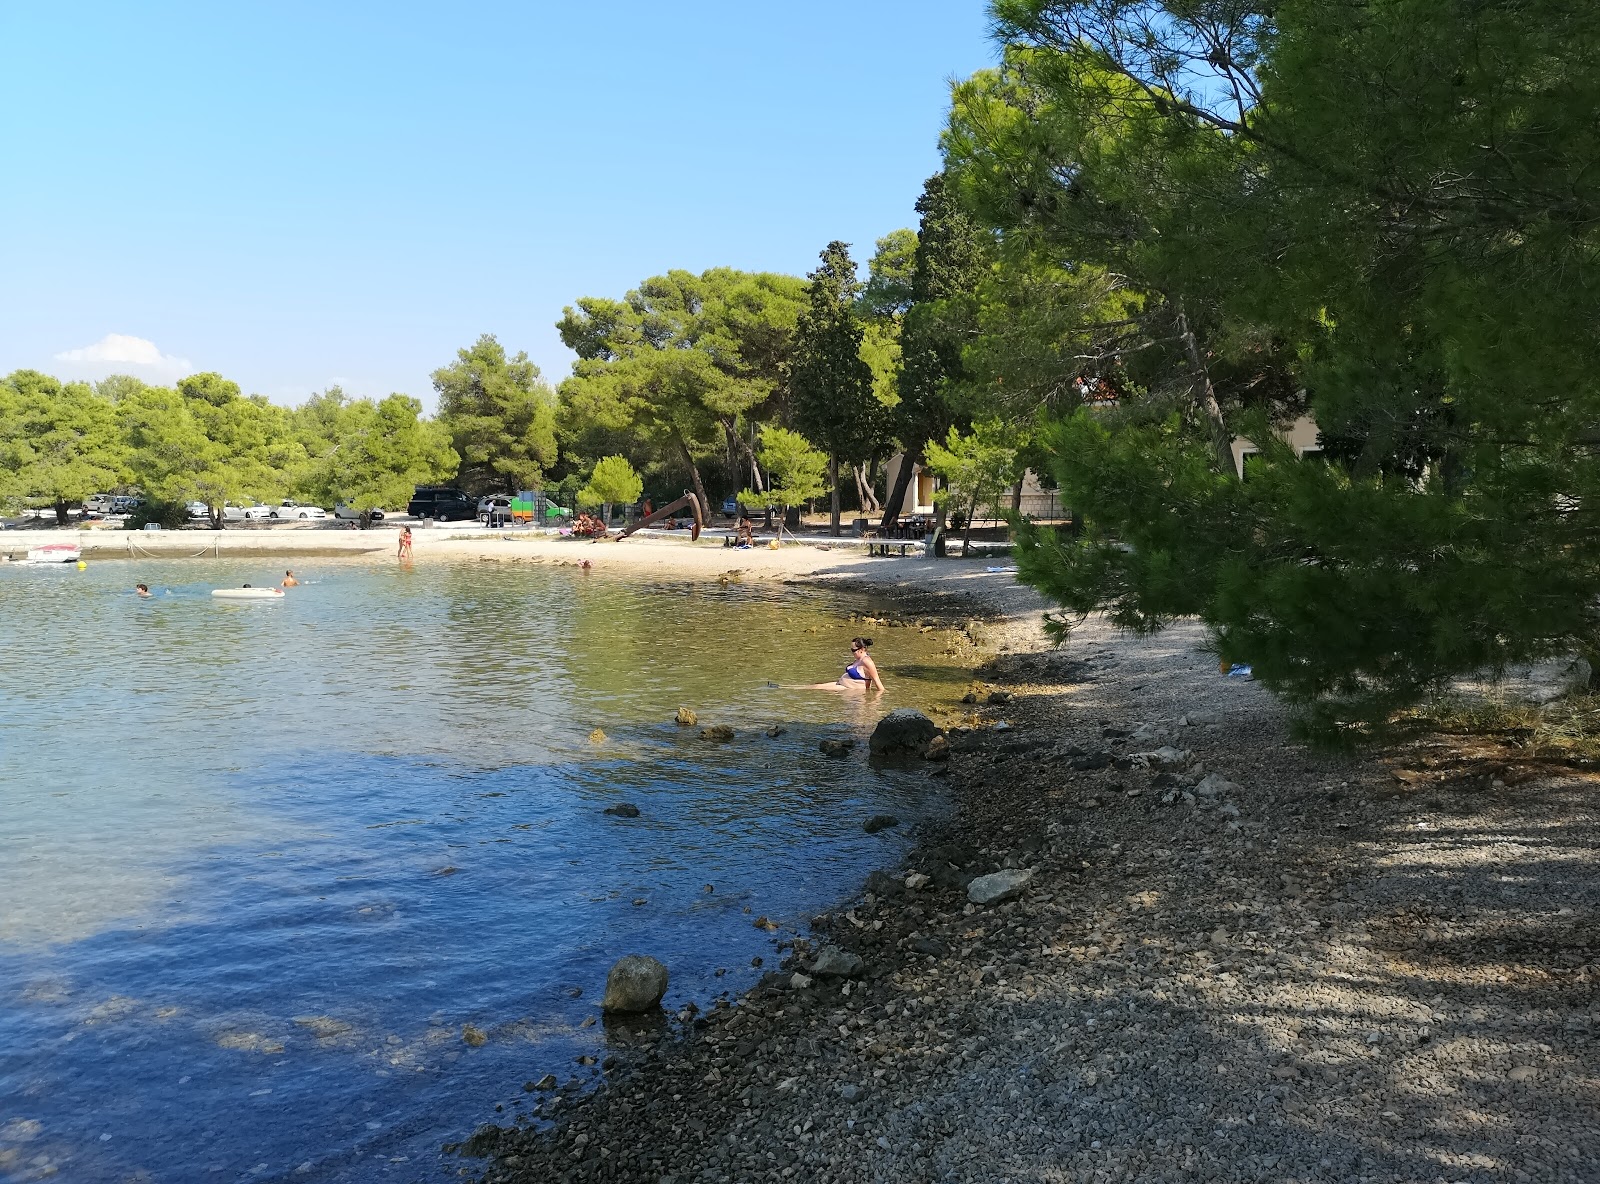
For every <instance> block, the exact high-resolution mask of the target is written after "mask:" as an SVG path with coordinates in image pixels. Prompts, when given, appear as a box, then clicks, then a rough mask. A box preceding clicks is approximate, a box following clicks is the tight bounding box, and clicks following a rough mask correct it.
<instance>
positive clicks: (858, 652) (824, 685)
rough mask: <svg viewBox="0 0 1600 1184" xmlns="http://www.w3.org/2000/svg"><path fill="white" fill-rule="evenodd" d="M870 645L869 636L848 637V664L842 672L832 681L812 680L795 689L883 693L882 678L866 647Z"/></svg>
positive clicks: (870, 639)
mask: <svg viewBox="0 0 1600 1184" xmlns="http://www.w3.org/2000/svg"><path fill="white" fill-rule="evenodd" d="M871 645H872V638H870V637H852V638H851V639H850V665H848V666H846V667H845V668H844V673H843V674H841V675H840V676H839V677H838V678H836V679H834V680H833V681H832V682H814V683H810V684H809V685H807V686H802V687H798V688H795V689H798V690H804V691H855V690H860V691H862V692H866V691H877V692H878V693H879V694H882V693H883V679H882V678H880V677H879V676H878V667H877V664H876V663H875V662H873V660H872V655H871V654H869V653H867V649H868V647H869V646H871Z"/></svg>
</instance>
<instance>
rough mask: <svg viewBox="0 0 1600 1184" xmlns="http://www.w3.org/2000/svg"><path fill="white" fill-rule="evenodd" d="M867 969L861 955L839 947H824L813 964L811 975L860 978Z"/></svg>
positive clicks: (818, 952)
mask: <svg viewBox="0 0 1600 1184" xmlns="http://www.w3.org/2000/svg"><path fill="white" fill-rule="evenodd" d="M865 969H866V963H864V962H862V961H861V957H860V955H858V954H852V953H851V952H850V951H849V950H841V949H840V948H839V947H838V946H823V947H822V949H820V950H818V951H817V956H816V959H815V960H814V961H813V962H812V963H811V973H812V974H814V975H817V976H818V977H820V978H860V977H861V972H862V971H863V970H865Z"/></svg>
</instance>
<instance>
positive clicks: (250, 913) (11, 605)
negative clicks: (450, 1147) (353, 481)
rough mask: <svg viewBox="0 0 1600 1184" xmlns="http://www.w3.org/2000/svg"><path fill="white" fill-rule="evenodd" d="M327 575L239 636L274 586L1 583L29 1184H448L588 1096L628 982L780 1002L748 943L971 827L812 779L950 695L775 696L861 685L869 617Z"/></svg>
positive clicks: (17, 1127) (6, 815)
mask: <svg viewBox="0 0 1600 1184" xmlns="http://www.w3.org/2000/svg"><path fill="white" fill-rule="evenodd" d="M279 567H281V564H280V565H279ZM296 570H297V573H298V574H299V575H300V576H301V577H302V578H303V579H304V580H305V585H304V586H303V587H301V588H298V589H293V590H291V592H290V594H289V596H288V597H287V598H286V599H285V600H284V601H283V602H281V603H241V602H234V603H227V602H221V601H216V600H214V599H213V598H212V597H211V596H210V594H209V593H210V590H211V589H212V588H214V587H218V586H228V585H238V584H240V583H246V582H248V583H253V584H256V585H263V584H270V583H273V582H275V580H276V579H277V578H281V572H280V570H278V569H277V568H275V566H274V565H273V564H272V563H271V562H270V561H267V560H233V561H202V560H194V561H169V562H149V563H138V564H134V563H129V562H120V561H119V562H105V563H93V564H91V565H90V566H89V568H88V569H87V570H86V571H77V570H74V569H64V570H56V569H40V568H23V567H9V566H8V567H0V1180H4V1181H6V1184H11V1182H13V1181H24V1180H28V1181H31V1180H36V1179H47V1178H54V1179H57V1180H62V1181H72V1182H74V1184H76V1182H85V1184H93V1182H98V1181H116V1182H119V1184H121V1182H124V1181H139V1182H149V1184H166V1182H173V1184H180V1182H190V1181H206V1182H211V1181H236V1180H241V1181H242V1180H249V1181H274V1180H284V1181H290V1180H292V1181H335V1180H338V1181H378V1180H393V1181H413V1180H426V1181H431V1180H442V1179H445V1178H447V1177H454V1176H455V1174H456V1172H457V1170H458V1169H459V1167H460V1166H461V1163H460V1161H456V1160H450V1159H445V1158H442V1157H441V1156H440V1154H439V1150H438V1148H439V1145H440V1144H441V1143H443V1142H446V1141H453V1140H456V1139H460V1138H462V1137H464V1136H465V1135H466V1134H468V1133H469V1132H470V1131H471V1129H472V1128H473V1127H474V1126H476V1125H478V1124H479V1123H481V1122H484V1121H490V1120H494V1121H499V1122H502V1123H504V1122H507V1121H509V1120H510V1118H511V1116H512V1115H514V1114H515V1113H516V1112H517V1110H518V1109H519V1108H525V1105H526V1100H527V1099H528V1095H525V1094H524V1093H523V1092H522V1088H521V1087H522V1084H523V1082H525V1081H529V1080H532V1079H537V1078H539V1077H542V1076H543V1075H544V1074H545V1073H547V1072H553V1073H555V1074H556V1075H557V1077H558V1078H561V1079H566V1078H568V1077H570V1076H574V1075H576V1076H578V1077H580V1078H587V1077H588V1076H589V1075H591V1074H592V1073H593V1072H594V1070H592V1069H589V1068H585V1067H583V1066H582V1065H581V1064H579V1063H578V1060H577V1058H580V1057H585V1056H594V1057H601V1058H603V1057H604V1056H605V1055H606V1039H607V1038H606V1036H605V1034H604V1025H602V1024H598V1023H597V1024H593V1025H591V1026H587V1027H585V1026H583V1022H584V1020H585V1019H587V1018H588V1017H590V1016H594V1015H596V1014H597V1013H598V1008H597V1004H598V999H599V995H600V993H601V988H602V986H603V983H604V979H605V972H606V969H607V967H608V966H609V965H610V963H611V962H612V961H613V960H614V959H615V958H617V957H619V956H620V955H622V954H625V953H635V952H636V953H648V954H653V955H655V956H656V957H659V958H661V959H662V960H663V961H664V962H666V963H667V964H668V965H669V966H670V967H671V970H672V976H673V985H672V989H671V992H670V993H669V996H668V1000H667V1002H668V1004H669V1005H674V1006H676V1005H681V1004H682V1003H684V1002H686V1001H689V1000H695V1001H698V1002H699V1003H701V1004H702V1005H704V1004H706V1003H707V1002H708V1001H709V1000H710V999H711V998H712V997H714V996H715V995H716V994H717V993H719V992H721V991H724V990H738V989H740V988H742V987H744V986H747V985H748V984H749V982H750V981H751V980H752V979H753V978H754V977H755V976H756V975H757V974H759V973H760V972H759V971H757V970H754V969H752V968H751V966H750V961H751V959H752V957H756V956H762V955H765V956H766V957H767V958H768V961H769V965H770V964H771V960H772V953H773V951H772V943H773V941H774V940H775V939H776V938H778V937H781V936H783V933H782V932H780V933H778V934H771V933H768V932H767V931H765V930H762V929H757V928H755V927H754V926H753V924H752V922H753V920H754V918H756V917H758V916H766V917H769V918H772V919H773V920H775V921H777V922H779V923H780V924H781V925H783V926H784V931H787V932H792V931H793V927H794V926H797V925H800V924H802V923H803V920H804V918H805V917H806V916H807V915H808V914H809V913H811V912H813V911H816V910H818V909H820V908H826V907H828V906H829V905H831V904H832V903H834V902H836V901H837V900H838V899H840V898H841V897H842V896H843V895H846V894H848V893H849V892H851V891H852V890H853V889H854V888H855V887H856V886H857V885H858V883H859V881H860V878H861V877H862V876H863V875H864V874H865V873H866V872H867V871H868V870H870V869H871V868H873V867H877V866H883V865H885V864H888V863H892V862H893V861H895V860H896V859H897V858H898V857H899V852H900V848H901V845H902V844H904V843H905V842H906V841H907V839H908V834H907V832H908V830H909V826H902V827H901V828H899V829H898V830H891V831H886V832H882V833H880V834H877V835H867V834H865V833H863V831H862V830H861V822H862V820H863V819H864V818H865V817H866V816H868V815H870V814H873V813H877V812H882V811H888V812H892V813H895V814H897V815H899V816H900V817H901V818H902V819H903V820H904V821H905V822H906V823H911V822H914V821H915V820H916V819H917V818H919V817H921V816H924V815H926V814H927V813H929V812H933V811H937V810H938V809H939V802H938V800H937V798H936V797H935V796H934V792H933V789H932V787H933V786H936V785H937V782H930V781H929V780H928V779H927V778H926V777H925V776H924V775H922V774H921V773H915V774H912V773H880V772H875V771H873V770H871V769H869V768H868V767H867V765H866V763H865V762H864V760H861V759H855V758H853V759H849V760H845V761H838V760H830V759H827V758H825V757H823V756H821V755H820V754H819V753H818V751H817V742H818V740H819V739H821V738H822V737H825V736H842V735H848V734H852V733H853V734H857V735H862V736H864V735H865V733H866V731H867V730H868V729H869V728H870V726H871V724H872V723H873V722H874V721H875V720H876V719H877V717H878V715H879V714H881V712H882V710H884V709H885V708H887V707H891V706H895V705H903V704H908V703H910V704H916V703H921V702H925V701H929V700H932V699H935V698H941V699H942V698H948V696H949V694H950V691H951V690H952V688H953V687H954V686H956V685H957V684H959V682H960V681H961V680H962V679H963V675H962V674H961V672H960V670H959V669H958V668H957V667H955V666H954V665H953V660H952V659H948V658H944V657H941V656H939V654H938V650H939V648H940V646H941V645H942V644H943V639H942V637H941V636H940V635H939V634H922V633H919V632H918V631H917V630H915V629H892V630H884V629H879V630H876V631H875V633H876V635H877V637H878V642H877V645H876V646H875V647H874V653H875V655H876V656H877V657H878V661H879V664H880V666H881V667H882V668H883V670H884V672H885V675H886V678H887V680H888V682H889V686H890V695H889V698H888V701H887V702H886V703H881V704H876V705H874V706H873V707H872V708H871V709H867V708H865V707H864V705H863V704H862V703H861V701H860V699H859V698H858V697H846V696H843V695H837V694H828V693H821V692H805V691H785V690H781V689H777V688H776V687H775V686H774V685H773V684H778V683H785V682H799V681H819V680H821V679H824V678H831V677H833V676H835V675H836V674H837V673H838V671H839V670H840V669H841V668H842V667H843V665H844V663H845V661H846V660H847V658H848V653H847V645H846V642H847V640H848V638H849V637H850V636H851V634H852V633H854V632H857V631H858V630H859V629H860V627H859V626H855V625H852V624H851V622H850V621H849V620H848V619H847V618H846V617H845V616H844V614H843V612H842V611H841V609H843V610H849V609H852V608H853V609H866V608H868V607H869V606H868V605H867V604H866V603H865V602H860V601H858V602H853V603H846V602H844V601H843V600H841V599H840V598H839V597H837V596H830V597H829V598H828V599H826V600H824V599H822V598H821V597H819V596H818V595H817V594H815V593H810V592H802V591H796V590H794V589H783V588H778V587H774V586H770V585H751V586H746V585H742V584H739V583H737V582H735V583H733V584H732V585H731V586H729V587H726V588H720V587H718V586H716V585H710V586H704V585H695V586H691V585H687V584H671V583H656V584H646V583H627V582H624V581H622V580H619V579H615V578H611V577H609V576H607V575H603V574H601V573H599V572H595V573H591V574H587V575H585V574H582V573H578V572H576V571H573V570H571V569H556V570H550V569H535V568H519V567H515V566H511V565H501V564H485V563H461V564H430V565H423V566H418V567H415V568H410V567H406V568H402V567H399V566H398V565H396V564H394V563H393V562H392V561H391V562H390V563H387V564H366V563H352V562H342V561H318V562H310V561H308V562H306V563H305V565H304V566H303V567H297V569H296ZM136 580H142V581H145V582H147V583H148V584H150V585H151V587H152V588H153V589H154V591H155V593H156V595H155V596H154V597H153V598H152V599H150V600H140V599H138V598H137V597H135V596H134V594H133V590H132V586H133V584H134V582H135V581H136ZM680 704H686V705H688V706H691V707H692V708H693V709H694V710H695V711H696V712H698V713H699V716H700V720H701V724H702V726H704V725H707V724H717V723H726V724H729V725H731V726H732V727H733V728H734V729H735V730H736V733H737V736H736V739H735V741H734V742H733V743H732V744H728V745H716V744H712V743H709V742H706V741H702V740H700V739H699V738H698V729H687V728H679V727H676V726H674V724H673V722H672V716H673V713H674V711H675V710H676V709H677V707H678V706H679V705H680ZM774 725H779V726H781V727H783V728H784V729H786V730H785V731H784V732H783V733H782V734H781V735H779V736H776V737H769V736H767V735H766V734H765V733H766V729H768V728H769V727H772V726H774ZM597 728H598V729H601V730H602V731H603V732H604V737H603V738H601V737H599V736H591V733H592V732H593V731H594V730H595V729H597ZM621 800H627V801H631V802H633V803H635V804H637V805H638V806H639V808H640V810H641V816H640V817H639V818H636V819H618V818H613V817H607V816H606V815H604V814H603V813H602V810H603V809H604V807H606V806H607V805H608V804H611V803H613V802H617V801H621ZM719 968H726V970H727V973H726V974H725V975H724V976H720V977H719V976H718V974H717V971H718V970H719ZM466 1025H471V1026H472V1027H473V1028H475V1029H476V1030H477V1031H478V1032H481V1033H482V1034H483V1035H484V1036H485V1037H486V1039H485V1040H484V1042H483V1043H481V1044H474V1043H469V1042H468V1041H466V1040H464V1039H463V1029H464V1027H465V1026H466ZM497 1103H499V1104H502V1105H503V1106H504V1108H505V1109H504V1112H502V1113H500V1114H496V1113H495V1110H494V1107H495V1105H496V1104H497Z"/></svg>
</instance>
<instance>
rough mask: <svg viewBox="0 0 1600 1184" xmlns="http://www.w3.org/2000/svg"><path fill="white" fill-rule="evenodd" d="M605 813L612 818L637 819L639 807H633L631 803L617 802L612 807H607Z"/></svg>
mask: <svg viewBox="0 0 1600 1184" xmlns="http://www.w3.org/2000/svg"><path fill="white" fill-rule="evenodd" d="M605 812H606V813H607V814H610V815H611V816H612V817H614V818H637V817H639V807H638V806H635V805H634V804H633V803H632V802H618V803H617V804H616V805H614V806H607V807H606V809H605Z"/></svg>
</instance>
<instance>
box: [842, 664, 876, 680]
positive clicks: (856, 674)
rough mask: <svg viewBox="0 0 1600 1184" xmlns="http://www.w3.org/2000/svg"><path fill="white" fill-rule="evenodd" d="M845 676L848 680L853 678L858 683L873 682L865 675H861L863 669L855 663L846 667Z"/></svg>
mask: <svg viewBox="0 0 1600 1184" xmlns="http://www.w3.org/2000/svg"><path fill="white" fill-rule="evenodd" d="M844 676H845V677H846V678H853V679H855V680H856V681H857V682H871V681H872V680H871V679H870V678H868V677H867V676H866V675H865V674H862V673H861V667H859V666H857V665H856V664H855V663H853V662H852V663H851V664H850V665H848V666H846V667H845V668H844Z"/></svg>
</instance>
